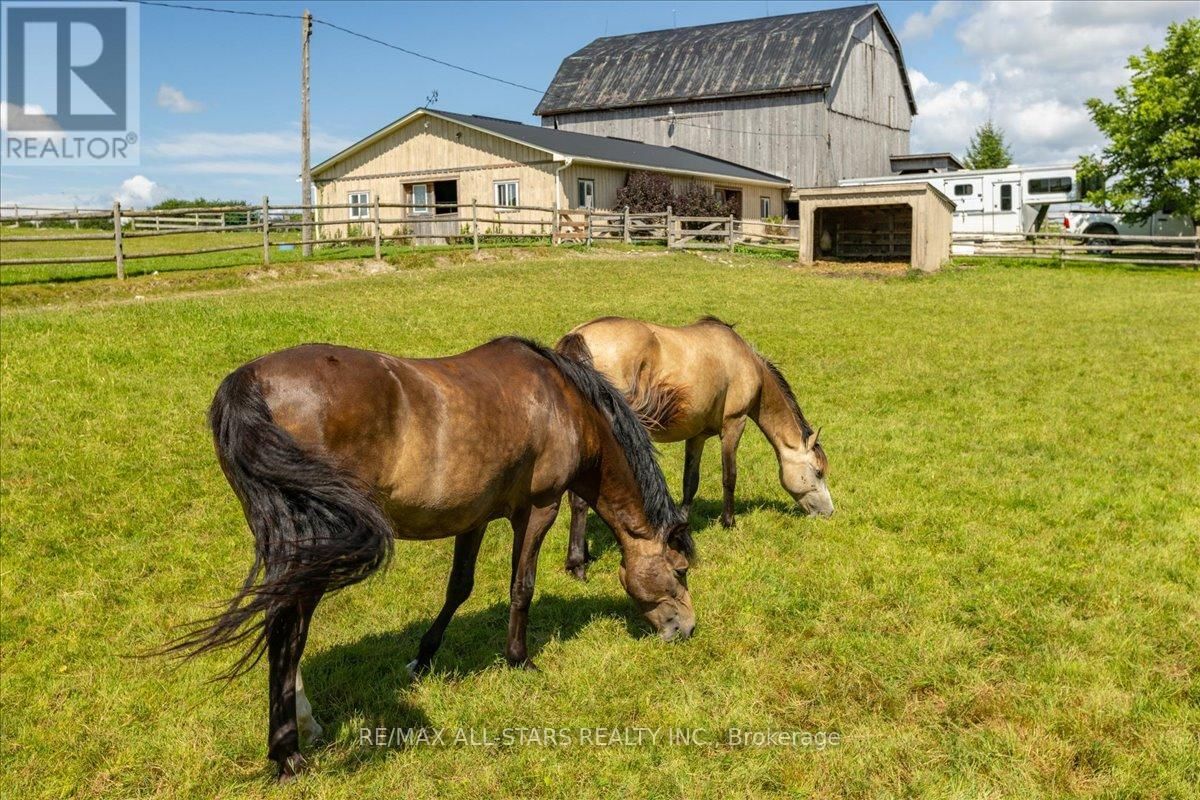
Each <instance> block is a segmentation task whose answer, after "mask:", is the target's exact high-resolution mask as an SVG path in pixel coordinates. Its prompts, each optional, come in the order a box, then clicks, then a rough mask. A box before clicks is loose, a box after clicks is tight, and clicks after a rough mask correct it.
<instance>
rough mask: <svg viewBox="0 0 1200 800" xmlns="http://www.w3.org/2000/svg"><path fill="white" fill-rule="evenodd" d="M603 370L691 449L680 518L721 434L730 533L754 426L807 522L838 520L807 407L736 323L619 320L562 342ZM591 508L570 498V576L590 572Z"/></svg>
mask: <svg viewBox="0 0 1200 800" xmlns="http://www.w3.org/2000/svg"><path fill="white" fill-rule="evenodd" d="M557 349H558V350H559V352H562V353H565V354H568V355H571V356H573V357H574V358H576V359H577V360H580V361H582V362H584V363H587V364H590V365H591V366H593V367H595V368H596V369H597V370H598V371H599V372H601V373H603V374H604V375H605V376H606V377H607V378H608V379H609V380H610V381H611V382H612V383H613V385H614V386H616V387H617V388H618V389H620V390H621V391H622V392H623V393H624V394H625V397H626V399H627V400H628V401H629V403H630V405H631V406H632V407H633V410H634V412H635V413H636V414H637V415H638V416H639V418H640V419H641V420H642V422H643V424H644V425H645V426H646V427H647V429H648V430H649V431H650V435H651V436H652V437H653V438H654V440H655V441H658V442H686V446H685V447H686V449H685V451H684V452H685V455H684V466H683V511H684V514H685V515H686V514H687V513H688V511H689V510H690V508H691V504H692V499H693V498H694V497H695V495H696V489H697V488H698V487H699V484H700V456H701V454H702V453H703V452H704V444H705V442H706V441H708V439H709V438H711V437H713V436H719V437H721V468H722V478H723V481H722V482H723V484H724V509H723V512H722V514H721V524H722V525H724V526H725V527H727V528H728V527H732V525H733V524H734V517H733V495H734V488H735V486H736V484H737V448H738V443H739V442H740V441H741V438H742V432H743V431H744V430H745V427H746V420H747V419H752V420H754V421H755V423H756V424H757V425H758V427H759V428H760V429H761V430H762V432H763V434H764V435H765V436H766V437H767V441H769V442H770V443H771V446H772V447H773V448H774V450H775V455H776V457H777V458H778V459H779V481H780V483H781V484H783V488H784V489H785V490H787V492H788V494H790V495H791V496H792V497H793V499H795V501H796V503H797V504H798V505H799V507H800V508H801V509H803V510H804V511H805V512H806V513H808V514H810V515H817V516H826V517H827V516H829V515H831V514H833V499H832V497H831V496H830V494H829V487H828V486H827V485H826V483H825V472H826V470H827V469H828V463H829V462H828V460H827V459H826V457H825V450H824V449H823V448H822V447H821V442H820V431H814V430H813V429H812V426H811V425H809V424H808V420H806V419H805V418H804V412H802V411H801V410H800V405H799V403H797V402H796V396H795V394H794V393H793V392H792V387H791V386H790V385H789V384H788V382H787V380H786V379H785V378H784V377H783V373H782V372H780V371H779V368H778V367H776V366H775V365H774V364H773V363H771V362H770V361H769V360H767V359H766V358H764V357H763V356H762V355H761V354H759V353H758V351H756V350H755V349H754V348H753V347H752V346H751V345H750V344H749V343H748V342H747V341H746V340H745V339H743V338H742V337H741V336H739V335H738V334H737V333H736V332H735V331H734V330H733V326H732V325H729V324H727V323H725V322H722V321H721V320H719V319H717V318H716V317H703V318H701V319H699V320H697V321H696V322H694V323H693V324H691V325H686V326H684V327H679V328H673V327H668V326H665V325H655V324H653V323H650V322H642V321H640V320H635V319H625V318H622V317H601V318H600V319H596V320H592V321H591V322H587V323H584V324H583V325H579V326H578V327H576V328H574V329H572V330H571V331H570V332H569V333H568V334H567V335H566V336H564V337H563V338H562V339H561V340H559V343H558V345H557ZM586 527H587V504H586V502H585V501H584V500H583V499H582V498H578V497H572V498H571V538H570V545H569V548H568V552H567V562H566V566H567V571H568V572H570V573H571V574H573V575H574V576H575V577H577V578H580V579H582V578H584V577H585V576H586V573H587V560H588V554H587V538H586V536H585V531H586Z"/></svg>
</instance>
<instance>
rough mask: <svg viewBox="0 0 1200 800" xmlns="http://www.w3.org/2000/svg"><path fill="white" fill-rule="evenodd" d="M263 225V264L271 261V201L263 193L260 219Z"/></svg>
mask: <svg viewBox="0 0 1200 800" xmlns="http://www.w3.org/2000/svg"><path fill="white" fill-rule="evenodd" d="M259 223H260V224H261V225H262V240H263V266H264V267H265V266H266V265H267V264H270V263H271V202H270V200H268V199H267V196H266V195H265V194H264V195H263V201H262V219H260V220H259Z"/></svg>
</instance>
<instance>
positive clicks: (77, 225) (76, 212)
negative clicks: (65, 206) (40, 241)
mask: <svg viewBox="0 0 1200 800" xmlns="http://www.w3.org/2000/svg"><path fill="white" fill-rule="evenodd" d="M75 230H79V206H75Z"/></svg>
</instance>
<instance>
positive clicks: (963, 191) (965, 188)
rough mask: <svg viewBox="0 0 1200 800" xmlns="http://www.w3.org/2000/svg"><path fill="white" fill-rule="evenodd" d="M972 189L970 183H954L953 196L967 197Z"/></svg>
mask: <svg viewBox="0 0 1200 800" xmlns="http://www.w3.org/2000/svg"><path fill="white" fill-rule="evenodd" d="M972 191H973V189H972V187H971V184H969V183H956V184H954V196H955V197H969V196H970V195H971V192H972Z"/></svg>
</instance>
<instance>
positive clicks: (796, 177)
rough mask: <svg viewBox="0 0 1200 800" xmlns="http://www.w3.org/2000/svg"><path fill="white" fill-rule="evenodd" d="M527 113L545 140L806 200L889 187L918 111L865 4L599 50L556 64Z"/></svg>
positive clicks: (607, 40)
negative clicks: (718, 173)
mask: <svg viewBox="0 0 1200 800" xmlns="http://www.w3.org/2000/svg"><path fill="white" fill-rule="evenodd" d="M534 113H536V114H538V115H539V116H540V117H541V120H542V125H544V126H545V127H548V128H553V129H556V130H560V131H574V132H578V133H590V134H595V135H599V136H615V137H622V138H626V139H634V140H637V141H640V142H647V143H650V144H657V145H663V146H674V147H680V148H684V149H687V150H691V151H694V152H698V153H705V154H707V155H709V156H712V157H714V158H719V159H723V160H726V161H731V162H734V163H737V164H743V165H745V166H747V167H751V168H753V169H757V170H762V171H763V172H767V173H770V174H772V175H782V176H784V177H786V178H788V179H789V180H791V182H792V185H793V186H795V187H796V188H798V189H804V188H809V187H813V186H836V185H837V183H838V181H839V180H842V179H845V178H858V177H871V176H876V175H887V174H888V173H889V172H890V171H891V159H892V157H894V156H899V155H904V154H906V153H908V152H909V130H910V128H911V127H912V119H913V116H914V115H915V114H916V113H917V104H916V100H915V98H914V97H913V91H912V86H911V84H910V82H909V79H908V72H907V70H906V69H905V66H904V55H903V53H902V51H901V49H900V42H899V40H898V39H897V38H896V36H895V34H894V33H893V32H892V29H891V26H890V25H889V24H888V21H887V19H886V18H885V17H884V15H883V12H882V11H881V10H880V9H879V6H877V5H874V4H871V5H860V6H850V7H847V8H835V9H827V10H821V11H811V12H808V13H804V14H788V15H784V16H775V17H762V18H759V19H748V20H740V21H737V22H723V23H719V24H715V25H699V26H695V27H687V28H674V29H671V30H663V31H650V32H647V33H634V34H629V35H625V36H606V37H604V38H601V39H596V40H595V41H593V42H592V43H591V44H589V45H587V46H586V47H584V48H583V49H581V50H579V51H577V52H575V53H572V54H571V55H569V56H567V57H566V58H565V59H563V61H562V64H561V66H560V67H559V68H558V72H557V74H556V75H555V76H554V80H553V81H552V82H551V83H550V86H549V88H548V89H547V90H546V93H545V95H544V96H543V97H542V100H541V102H540V103H539V104H538V106H537V110H536V111H535V112H534ZM789 216H794V215H792V214H789Z"/></svg>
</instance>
